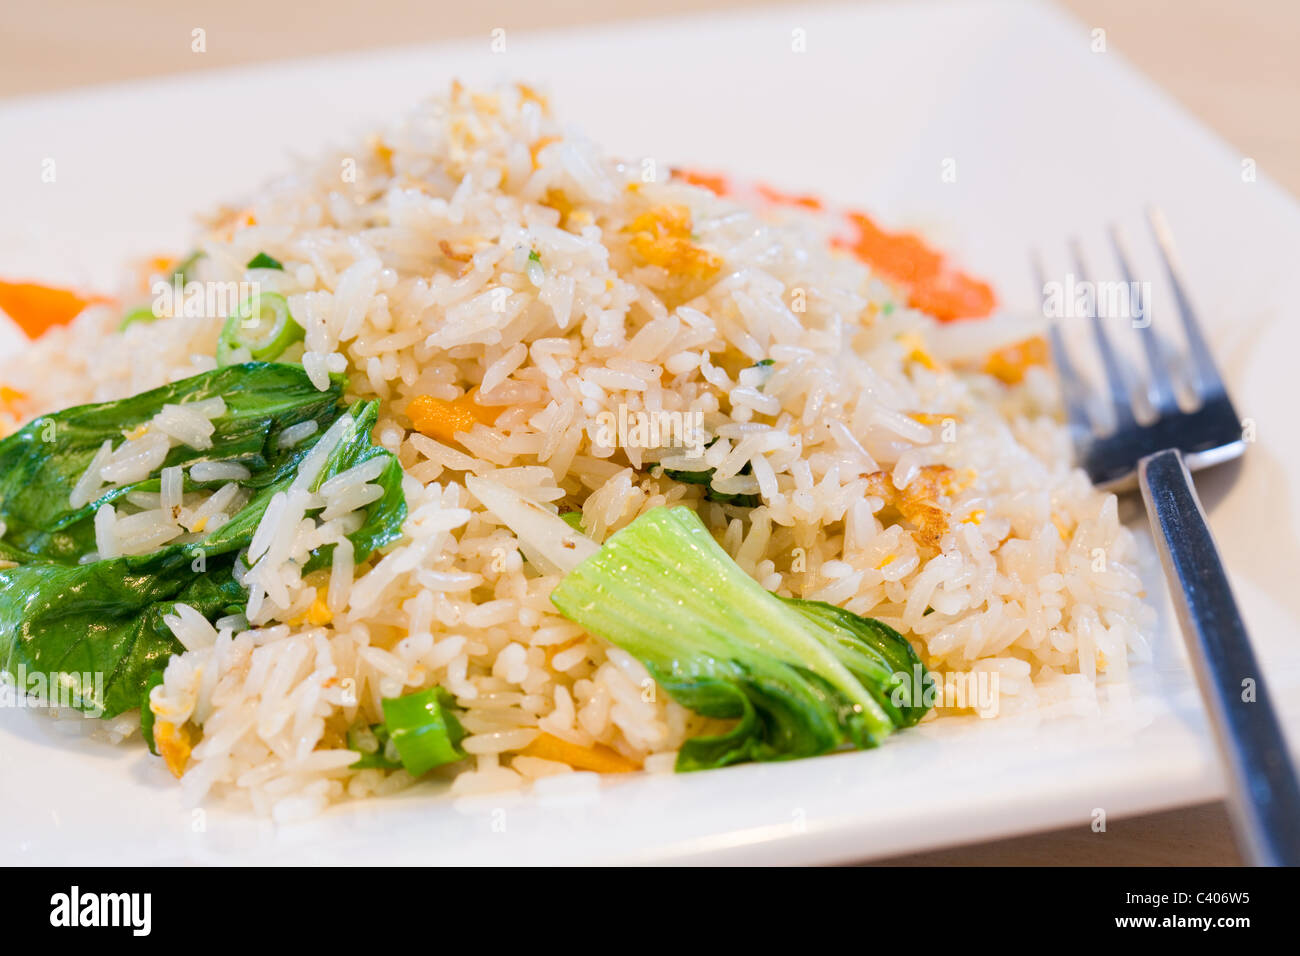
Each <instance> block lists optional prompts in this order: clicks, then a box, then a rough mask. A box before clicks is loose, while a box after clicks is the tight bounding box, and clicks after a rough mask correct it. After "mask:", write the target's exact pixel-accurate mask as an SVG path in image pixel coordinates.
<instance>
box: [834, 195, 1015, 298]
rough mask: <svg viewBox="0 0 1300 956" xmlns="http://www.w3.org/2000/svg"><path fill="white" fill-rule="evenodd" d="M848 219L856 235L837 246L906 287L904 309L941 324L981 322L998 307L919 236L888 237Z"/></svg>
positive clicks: (984, 288)
mask: <svg viewBox="0 0 1300 956" xmlns="http://www.w3.org/2000/svg"><path fill="white" fill-rule="evenodd" d="M848 218H849V221H850V222H851V223H852V224H853V226H854V227H855V229H856V231H857V235H856V236H855V237H854V238H853V239H852V240H851V241H847V242H846V241H841V242H838V243H837V245H839V246H840V247H841V248H846V249H848V250H849V251H850V252H852V253H853V254H854V255H855V256H857V257H858V258H859V259H861V260H862V261H863V262H865V263H866V264H867V265H869V266H871V267H872V268H873V269H875V270H876V271H877V272H879V273H881V274H882V275H884V276H885V277H886V278H888V279H893V280H894V281H895V282H897V283H899V284H900V285H902V286H904V287H905V288H906V289H907V293H908V299H907V304H908V305H910V306H912V307H913V308H915V309H920V310H921V311H923V312H928V313H929V314H930V315H933V316H934V317H935V318H937V319H939V320H940V321H942V322H951V321H952V320H953V319H979V318H984V317H985V316H987V315H989V314H991V313H992V312H993V310H994V308H996V306H997V298H996V296H994V294H993V289H992V288H991V287H990V286H989V284H988V283H986V282H982V281H980V280H979V279H976V278H974V277H972V276H969V275H967V274H966V273H964V272H961V271H958V270H957V269H953V268H951V267H949V266H948V264H947V263H946V262H945V261H944V257H943V255H942V254H941V253H939V252H936V251H935V250H934V249H931V248H930V247H929V246H927V245H926V244H925V242H924V241H923V240H922V239H921V238H920V237H919V236H915V235H913V234H912V233H908V232H887V231H885V230H884V229H881V228H880V227H879V226H877V225H876V224H875V223H874V222H872V220H871V219H870V217H868V216H866V215H864V214H863V213H860V212H855V213H850V214H849V217H848Z"/></svg>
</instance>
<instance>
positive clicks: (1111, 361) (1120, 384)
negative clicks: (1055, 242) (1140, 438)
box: [1070, 239, 1134, 429]
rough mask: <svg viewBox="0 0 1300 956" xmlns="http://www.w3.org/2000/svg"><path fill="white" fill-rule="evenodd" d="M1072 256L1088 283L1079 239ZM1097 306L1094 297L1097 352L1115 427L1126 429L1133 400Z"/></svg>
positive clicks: (1081, 277) (1072, 242)
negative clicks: (1112, 410)
mask: <svg viewBox="0 0 1300 956" xmlns="http://www.w3.org/2000/svg"><path fill="white" fill-rule="evenodd" d="M1070 254H1071V256H1073V258H1074V268H1075V271H1076V272H1078V274H1079V281H1080V282H1087V281H1088V269H1087V267H1086V266H1085V265H1084V264H1083V249H1082V247H1081V246H1080V245H1079V240H1078V239H1071V240H1070ZM1095 306H1096V302H1095V297H1094V308H1093V309H1092V332H1093V337H1094V338H1096V340H1097V351H1098V353H1100V355H1101V365H1102V368H1103V369H1104V370H1105V373H1106V387H1107V389H1108V390H1109V391H1110V402H1111V405H1112V406H1113V407H1114V411H1115V427H1116V428H1117V429H1119V428H1126V427H1128V426H1131V425H1132V424H1133V422H1134V418H1133V406H1132V399H1131V398H1130V396H1129V391H1128V386H1127V385H1126V384H1125V382H1124V371H1123V369H1122V368H1121V367H1120V363H1119V356H1117V355H1116V354H1115V349H1114V348H1112V347H1111V344H1110V336H1108V335H1107V334H1106V329H1105V327H1104V326H1103V325H1102V321H1101V315H1100V309H1098V308H1096V307H1095Z"/></svg>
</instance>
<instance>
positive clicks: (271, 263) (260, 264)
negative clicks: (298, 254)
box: [247, 252, 284, 272]
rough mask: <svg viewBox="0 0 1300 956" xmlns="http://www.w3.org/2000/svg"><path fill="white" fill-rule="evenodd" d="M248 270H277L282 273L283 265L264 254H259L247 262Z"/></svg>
mask: <svg viewBox="0 0 1300 956" xmlns="http://www.w3.org/2000/svg"><path fill="white" fill-rule="evenodd" d="M247 268H249V269H279V270H280V271H281V272H283V271H284V263H282V262H281V261H280V260H279V259H276V258H273V257H271V256H268V255H267V254H266V253H265V252H259V253H258V254H257V255H255V256H253V258H251V259H249V260H248V266H247Z"/></svg>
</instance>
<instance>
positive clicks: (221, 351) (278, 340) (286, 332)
mask: <svg viewBox="0 0 1300 956" xmlns="http://www.w3.org/2000/svg"><path fill="white" fill-rule="evenodd" d="M303 334H304V333H303V329H302V326H301V325H299V324H298V323H297V322H295V321H294V320H293V316H292V315H290V314H289V303H288V302H286V301H285V299H284V296H282V295H279V294H277V293H275V292H262V293H259V294H257V295H253V296H250V297H249V298H248V299H246V300H245V301H244V302H243V303H241V304H240V306H239V308H237V309H236V310H235V311H234V312H232V313H231V314H230V315H229V316H228V317H227V318H226V324H225V325H224V326H223V327H222V329H221V338H220V339H218V340H217V363H218V364H219V365H231V364H234V363H235V362H236V361H237V359H238V358H239V356H238V355H237V352H238V350H239V349H247V350H248V352H249V354H250V355H251V356H252V358H253V360H254V361H258V362H271V361H274V360H275V359H277V358H279V357H280V355H281V354H282V353H283V352H284V350H285V349H287V348H288V347H289V346H290V345H293V344H294V343H295V342H298V341H301V340H302V338H303Z"/></svg>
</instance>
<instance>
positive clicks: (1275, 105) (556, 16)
mask: <svg viewBox="0 0 1300 956" xmlns="http://www.w3.org/2000/svg"><path fill="white" fill-rule="evenodd" d="M762 2H763V0H757V2H756V0H653V2H650V0H605V2H604V3H601V4H595V3H592V2H591V0H558V2H552V3H534V2H525V0H476V2H474V3H469V4H443V3H436V2H430V0H375V2H371V3H367V4H364V5H360V6H359V5H358V4H357V3H356V2H355V0H312V2H310V3H301V2H293V3H284V4H281V5H277V4H275V3H268V2H266V0H191V2H187V3H176V2H175V0H114V2H113V3H104V2H102V0H41V2H27V3H21V2H8V3H5V4H4V5H3V7H0V96H12V95H17V94H23V93H40V92H47V91H50V90H58V89H67V88H71V87H77V86H85V85H90V84H97V83H108V82H114V81H120V80H127V79H133V78H137V77H144V76H156V75H161V74H167V73H183V72H189V71H192V70H196V69H210V68H214V67H222V66H232V65H236V64H240V63H256V62H260V61H266V60H272V59H278V58H284V57H300V56H311V55H316V54H323V53H330V52H336V51H341V50H361V49H371V48H378V47H384V46H391V45H398V44H409V43H411V42H413V41H414V40H416V39H417V38H418V39H419V40H423V41H430V42H432V41H435V40H441V39H449V38H453V37H462V36H465V37H468V36H478V35H482V36H486V35H488V33H489V31H491V30H492V29H493V28H494V27H498V26H501V27H505V28H506V29H508V30H529V29H542V28H545V29H553V28H557V27H565V26H575V25H579V24H584V23H593V22H605V21H611V20H619V19H626V18H632V17H643V16H666V15H669V14H672V13H686V12H690V11H692V10H700V9H710V10H720V9H739V8H744V7H754V6H758V5H760V4H761V3H762ZM1062 2H1063V3H1064V5H1065V6H1066V7H1068V8H1069V9H1070V10H1071V11H1072V12H1073V13H1074V14H1075V15H1076V16H1077V17H1078V18H1079V19H1081V20H1083V21H1085V22H1086V23H1087V24H1088V25H1089V26H1091V27H1100V28H1102V29H1104V30H1106V36H1107V42H1108V43H1109V44H1110V45H1111V46H1112V47H1113V48H1114V49H1116V50H1118V51H1119V52H1120V53H1122V54H1123V55H1124V56H1126V57H1127V58H1128V59H1129V60H1130V62H1132V63H1133V64H1134V65H1136V66H1137V67H1138V68H1139V69H1140V70H1142V71H1144V72H1145V73H1146V74H1147V75H1148V76H1150V77H1151V78H1152V79H1153V80H1155V82H1156V83H1158V84H1159V85H1161V86H1162V87H1164V88H1165V89H1166V90H1167V91H1169V92H1170V93H1172V94H1173V95H1174V97H1175V98H1177V99H1178V100H1180V101H1181V102H1182V104H1183V105H1184V106H1185V107H1187V108H1188V109H1189V110H1190V111H1191V112H1192V113H1193V114H1195V115H1196V116H1197V117H1199V118H1200V119H1201V121H1202V122H1204V123H1206V124H1207V125H1209V126H1210V127H1212V128H1213V129H1215V130H1216V131H1217V132H1218V133H1219V134H1220V135H1222V136H1223V137H1224V138H1225V139H1227V140H1228V141H1229V142H1231V143H1233V144H1234V145H1235V146H1236V147H1237V148H1238V149H1240V150H1241V152H1242V155H1243V156H1249V157H1251V158H1253V159H1255V161H1256V163H1257V165H1258V168H1259V170H1260V172H1261V173H1262V174H1264V175H1268V176H1270V177H1272V178H1273V179H1274V180H1276V181H1278V182H1279V183H1281V184H1282V185H1283V186H1285V187H1286V188H1287V189H1289V190H1290V191H1291V192H1292V193H1295V194H1300V124H1298V123H1297V122H1296V118H1297V117H1300V57H1297V56H1296V51H1295V41H1296V39H1297V38H1298V37H1300V3H1297V2H1294V0H1241V2H1237V3H1232V4H1228V3H1224V2H1222V0H1062ZM196 28H202V29H203V30H205V31H206V35H207V49H206V51H205V52H204V53H202V54H197V53H195V52H193V51H192V50H191V33H192V31H193V30H194V29H196ZM888 862H890V863H891V864H929V865H943V866H964V865H972V864H999V865H1010V864H1048V865H1055V864H1064V865H1069V864H1085V865H1086V864H1102V865H1126V864H1133V865H1143V864H1175V865H1177V864H1182V865H1217V864H1233V863H1238V862H1240V859H1239V857H1238V856H1237V853H1236V850H1235V849H1234V847H1233V844H1232V838H1231V833H1230V831H1229V828H1228V822H1227V817H1226V815H1225V813H1224V810H1223V807H1222V806H1221V805H1218V804H1212V805H1209V806H1202V807H1193V808H1189V809H1184V810H1176V811H1171V812H1168V813H1160V814H1153V815H1150V816H1145V817H1139V818H1136V819H1132V820H1120V821H1112V822H1111V824H1110V825H1109V827H1108V828H1107V832H1106V833H1102V834H1098V833H1093V832H1092V830H1091V829H1090V828H1089V827H1087V826H1085V825H1082V824H1081V825H1080V826H1078V827H1075V828H1072V829H1069V830H1060V831H1055V832H1052V833H1045V834H1037V835H1033V836H1025V837H1017V838H1014V839H1009V840H1001V841H998V842H993V843H985V844H979V845H975V846H969V847H958V848H953V849H947V850H941V851H936V852H933V853H924V854H917V855H914V856H908V857H900V858H897V859H894V860H890V861H888Z"/></svg>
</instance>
